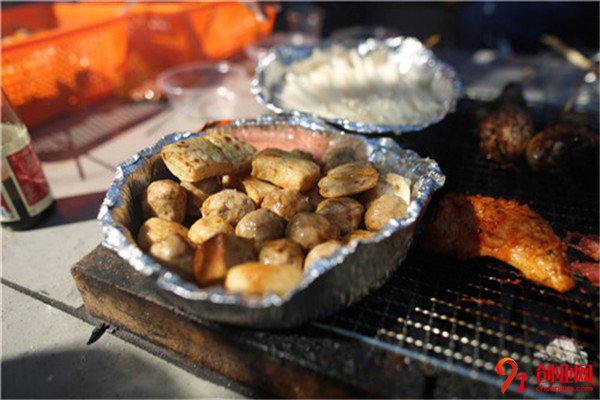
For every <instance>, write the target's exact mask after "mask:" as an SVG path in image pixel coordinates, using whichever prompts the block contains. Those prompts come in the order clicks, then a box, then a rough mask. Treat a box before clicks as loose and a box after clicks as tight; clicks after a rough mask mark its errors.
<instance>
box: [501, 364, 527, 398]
mask: <svg viewBox="0 0 600 400" xmlns="http://www.w3.org/2000/svg"><path fill="white" fill-rule="evenodd" d="M504 364H508V365H510V367H511V368H512V370H511V371H510V374H508V376H507V377H506V379H505V380H504V383H503V384H502V388H501V389H500V390H501V391H502V393H504V392H506V389H508V387H509V386H510V383H511V382H512V381H513V379H515V376H516V377H517V379H519V380H520V383H519V387H518V388H517V390H516V391H517V392H526V391H527V389H525V378H526V377H527V374H526V373H525V372H522V373H520V374H519V375H517V373H518V372H519V366H518V365H517V362H516V361H515V360H513V359H512V358H510V357H504V358H501V359H500V360H499V361H498V363H497V364H496V372H497V373H498V374H499V375H501V376H506V372H504V369H503V368H502V367H503V366H504Z"/></svg>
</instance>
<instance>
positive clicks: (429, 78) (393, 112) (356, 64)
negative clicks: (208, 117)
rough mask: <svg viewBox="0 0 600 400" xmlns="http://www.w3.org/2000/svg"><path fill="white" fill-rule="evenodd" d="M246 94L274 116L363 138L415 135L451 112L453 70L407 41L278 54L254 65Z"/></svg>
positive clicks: (287, 49) (333, 44) (457, 88)
mask: <svg viewBox="0 0 600 400" xmlns="http://www.w3.org/2000/svg"><path fill="white" fill-rule="evenodd" d="M252 91H253V93H254V94H255V95H256V97H257V99H258V100H259V101H260V102H262V103H263V104H264V105H265V106H266V107H268V108H269V109H271V110H272V111H274V112H276V113H285V114H292V115H297V116H309V117H312V118H320V119H324V120H326V121H327V122H329V123H332V124H334V125H336V126H341V127H343V128H344V129H346V130H348V131H354V132H360V133H365V134H373V133H387V132H394V133H398V134H400V133H404V132H411V131H418V130H421V129H423V128H425V127H427V126H429V125H431V124H435V123H437V122H439V121H441V120H442V119H443V118H444V117H445V116H446V114H448V113H449V112H452V111H454V108H455V106H456V101H457V99H458V97H459V95H460V92H461V83H460V81H459V79H458V77H457V74H456V72H455V71H454V69H453V68H452V67H451V66H449V65H448V64H446V63H444V62H442V61H440V60H439V59H438V58H437V57H436V56H435V55H434V54H433V52H432V51H431V50H429V49H428V48H427V47H425V46H424V45H423V44H422V43H421V42H420V41H418V40H417V39H415V38H411V37H394V38H389V39H386V40H379V39H373V38H371V39H367V40H349V41H342V42H339V41H330V40H329V41H323V42H321V43H319V44H317V45H314V46H279V47H276V48H274V49H272V50H271V52H270V53H268V54H267V55H265V56H264V57H262V58H261V59H260V60H259V63H258V67H257V70H256V77H255V79H254V80H253V82H252Z"/></svg>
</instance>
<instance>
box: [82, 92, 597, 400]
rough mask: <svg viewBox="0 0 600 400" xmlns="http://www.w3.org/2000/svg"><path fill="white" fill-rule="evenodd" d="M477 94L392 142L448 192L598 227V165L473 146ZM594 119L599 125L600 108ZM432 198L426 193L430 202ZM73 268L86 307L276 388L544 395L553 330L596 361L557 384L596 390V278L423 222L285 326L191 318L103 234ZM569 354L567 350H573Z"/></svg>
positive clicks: (579, 227)
mask: <svg viewBox="0 0 600 400" xmlns="http://www.w3.org/2000/svg"><path fill="white" fill-rule="evenodd" d="M476 106H477V104H474V103H470V102H466V101H462V102H460V103H459V108H458V112H457V113H455V114H453V115H450V116H448V117H447V118H446V119H445V120H444V121H443V122H442V123H440V124H437V125H436V126H432V127H430V128H428V129H427V130H425V131H423V132H418V133H414V134H413V133H410V134H404V135H402V136H401V137H399V138H398V139H397V140H398V141H399V142H400V144H401V145H402V146H404V147H407V148H411V149H414V150H416V151H418V152H419V153H420V154H421V155H423V156H429V157H432V158H434V159H436V160H437V161H438V162H439V164H440V167H441V168H442V170H443V172H444V173H445V175H446V177H447V181H446V187H445V189H444V190H445V191H446V192H462V193H471V194H475V193H481V194H484V195H490V196H495V197H505V198H511V199H515V200H517V201H519V202H521V203H526V204H529V205H530V206H531V207H532V208H533V209H534V210H536V211H537V212H539V213H540V214H541V215H542V216H543V217H544V218H545V219H547V220H548V221H549V222H550V223H551V225H552V226H553V227H554V229H555V231H556V232H557V233H558V234H559V235H560V236H561V237H565V235H566V234H567V232H569V231H579V232H582V233H585V234H597V233H598V223H599V215H598V210H599V204H598V203H599V199H598V198H599V194H598V193H599V192H598V190H599V187H598V186H599V185H598V174H597V171H594V172H593V175H594V176H593V177H592V178H591V179H589V178H585V179H584V178H581V179H571V178H568V177H551V176H544V175H541V174H535V173H533V172H531V171H530V170H529V169H528V168H527V166H523V165H518V166H516V167H515V168H511V169H500V168H498V167H497V166H494V165H493V164H491V163H490V162H488V161H487V160H485V159H484V158H483V157H482V156H481V155H480V152H479V149H478V140H477V137H476V136H474V134H473V127H474V123H473V120H472V116H473V115H474V109H473V107H476ZM540 115H542V116H543V119H544V120H545V121H548V120H549V117H550V116H552V115H557V114H556V110H550V112H547V110H541V111H540V110H537V111H536V116H540ZM594 117H595V118H597V116H594ZM591 122H592V126H593V128H594V129H595V131H598V125H597V124H598V121H597V119H596V120H593V121H591ZM537 124H538V127H540V126H541V123H540V121H538V123H537ZM437 197H438V198H439V196H437ZM434 208H435V198H434V200H433V202H432V204H431V205H430V206H429V210H432V209H434ZM424 218H427V215H425V217H424ZM570 256H571V257H575V256H576V255H575V254H570ZM365 268H368V265H365ZM72 273H73V275H74V278H75V281H76V283H77V285H78V288H79V290H80V292H81V294H82V298H83V300H84V304H85V307H86V310H87V311H88V312H89V313H90V314H91V315H93V316H96V317H98V318H101V319H102V320H104V321H108V322H110V323H111V324H114V325H116V326H120V327H123V328H124V329H126V330H129V331H130V332H133V333H134V334H136V335H139V336H140V337H142V338H146V339H148V340H150V341H151V342H153V343H155V344H158V345H159V346H161V347H164V348H166V349H170V350H172V351H173V352H175V354H178V355H181V356H182V357H183V358H184V359H185V360H189V361H191V362H192V363H194V365H196V364H197V365H205V366H208V367H209V368H212V369H215V370H217V371H219V372H220V373H222V374H224V375H226V376H228V377H230V378H232V379H234V380H236V381H241V382H245V383H247V384H249V385H251V386H253V387H256V388H260V389H261V390H264V391H265V392H266V393H272V394H273V395H275V396H276V397H303V398H304V397H308V398H315V397H328V398H332V397H382V396H389V397H399V396H406V397H412V398H416V397H459V398H500V397H545V398H547V397H550V396H551V394H550V393H544V392H536V391H535V386H536V385H537V382H536V380H535V372H536V368H537V366H538V365H539V364H540V363H546V364H547V363H548V361H546V360H545V359H542V357H541V354H542V353H543V352H544V351H545V350H546V346H548V345H549V344H550V343H551V342H552V341H553V340H555V339H560V338H569V339H572V340H573V341H575V342H576V343H577V345H578V346H580V351H582V352H585V353H587V361H588V363H590V364H592V365H593V370H594V382H593V388H594V391H593V392H591V393H590V392H564V393H560V394H559V395H560V396H562V397H575V398H598V352H599V348H598V347H599V345H598V340H599V337H598V325H599V309H598V307H599V303H598V297H599V290H598V288H595V287H593V286H592V285H591V284H590V283H589V282H588V281H587V280H585V279H583V278H581V277H577V278H576V287H575V289H573V290H572V291H570V292H569V293H566V294H559V293H557V292H555V291H553V290H551V289H546V288H542V287H541V286H538V285H535V284H533V283H530V282H527V281H523V280H522V277H521V275H520V272H518V271H517V270H515V269H513V268H512V267H510V266H508V265H506V264H503V263H501V262H499V261H496V260H493V259H489V258H486V259H477V260H469V261H466V262H460V261H457V260H454V259H452V258H450V257H446V256H442V255H437V254H433V253H429V252H425V251H422V250H421V249H420V248H419V246H418V232H417V237H416V239H415V243H414V245H413V246H412V248H411V250H410V252H409V254H408V257H407V258H406V260H405V261H404V262H403V263H402V264H401V265H400V266H399V267H398V270H397V272H396V273H395V274H394V275H393V276H392V277H390V279H389V280H388V281H387V282H386V284H385V285H384V286H383V287H381V288H380V289H378V290H376V291H374V292H373V293H371V294H370V295H369V296H367V297H366V298H364V299H363V300H362V301H360V302H359V303H357V304H355V305H354V306H352V307H350V308H348V309H346V310H343V311H341V312H340V313H338V314H336V315H334V316H332V317H329V318H327V319H323V320H320V321H317V322H314V323H312V325H310V324H307V325H305V326H302V327H298V328H296V329H293V330H283V331H260V330H253V329H248V328H239V327H231V326H227V325H223V324H216V323H211V322H209V321H203V320H199V319H198V318H195V317H194V316H193V315H189V314H187V313H185V312H183V311H182V310H181V309H179V308H178V307H177V306H176V304H177V303H176V301H175V300H174V298H175V297H176V296H175V295H173V294H171V293H168V292H166V291H157V290H156V284H155V281H154V280H153V279H151V278H148V277H144V276H140V275H139V274H138V273H136V272H135V271H134V270H133V269H132V268H129V267H128V266H127V264H126V262H125V261H124V260H123V259H122V258H120V257H119V256H118V255H117V254H116V253H114V252H112V251H110V250H108V249H106V248H103V247H101V246H99V247H98V248H96V249H95V250H94V251H92V252H91V253H90V254H89V255H88V256H86V257H84V258H83V259H82V260H81V261H80V262H79V263H77V264H76V265H75V266H74V267H73V269H72ZM174 338H176V340H174ZM567 350H568V349H567ZM567 353H568V352H567ZM576 353H577V354H575V353H571V354H566V356H570V357H575V356H581V354H579V352H576ZM159 354H161V356H164V354H163V353H159ZM503 357H512V358H514V359H515V360H516V361H517V362H518V365H519V372H525V373H526V374H527V378H528V379H527V382H526V383H527V384H526V388H527V391H526V392H525V393H516V392H514V389H515V388H516V387H517V385H516V384H513V386H512V388H511V389H510V390H511V391H512V392H507V393H505V394H504V395H502V394H501V392H500V386H501V385H502V383H503V382H504V378H503V377H500V376H499V375H497V374H496V372H495V365H496V363H497V362H498V360H499V359H500V358H503ZM578 362H579V361H578ZM556 363H557V364H560V363H561V362H560V361H558V362H556ZM184 365H187V364H184ZM259 397H264V396H259Z"/></svg>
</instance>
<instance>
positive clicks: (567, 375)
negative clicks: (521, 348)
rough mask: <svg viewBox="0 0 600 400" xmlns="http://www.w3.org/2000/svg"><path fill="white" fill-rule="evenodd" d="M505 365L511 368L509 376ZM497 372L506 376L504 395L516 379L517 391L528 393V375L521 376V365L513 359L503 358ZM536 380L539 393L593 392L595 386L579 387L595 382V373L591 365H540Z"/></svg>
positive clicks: (497, 366)
mask: <svg viewBox="0 0 600 400" xmlns="http://www.w3.org/2000/svg"><path fill="white" fill-rule="evenodd" d="M504 365H508V366H509V367H510V368H511V369H510V373H508V375H507V373H506V371H505V370H504ZM496 372H497V373H498V374H499V375H501V376H506V379H505V380H504V383H503V384H502V387H501V388H500V390H501V391H502V393H503V394H504V393H505V392H506V391H507V390H508V387H509V386H510V384H511V383H512V381H513V380H514V379H515V378H517V380H518V381H519V387H518V388H517V389H515V391H516V392H526V391H527V388H526V387H525V381H526V380H527V374H526V373H525V372H522V373H520V374H519V365H518V364H517V362H516V361H515V360H513V359H512V358H510V357H504V358H501V359H500V360H499V361H498V363H497V364H496ZM535 378H536V382H537V384H538V386H537V387H536V388H535V390H536V391H538V392H567V391H578V392H589V391H593V386H581V385H577V384H579V383H580V382H589V383H592V382H593V380H594V373H593V368H592V365H591V364H575V365H573V366H570V365H568V364H560V365H555V364H548V365H545V364H540V365H539V366H538V367H537V369H536V370H535ZM555 383H566V384H571V386H564V385H555Z"/></svg>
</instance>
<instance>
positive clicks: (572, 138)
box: [527, 122, 598, 174]
mask: <svg viewBox="0 0 600 400" xmlns="http://www.w3.org/2000/svg"><path fill="white" fill-rule="evenodd" d="M527 163H528V164H529V166H530V167H531V169H533V170H534V171H540V172H549V173H553V174H562V173H569V172H575V173H578V172H579V173H586V172H593V171H598V135H594V134H593V133H591V132H590V131H589V130H588V129H587V128H586V127H585V125H583V124H574V123H565V122H563V123H558V124H554V125H550V126H548V127H547V128H545V129H544V130H542V131H541V132H539V133H538V134H537V135H535V136H534V137H533V138H532V139H531V140H530V141H529V144H528V145H527Z"/></svg>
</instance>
